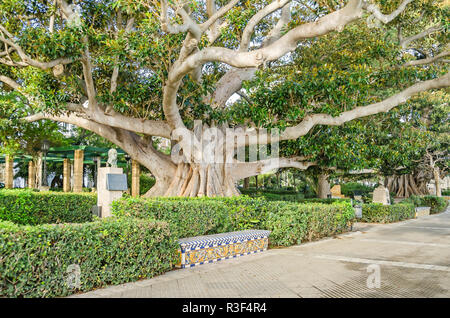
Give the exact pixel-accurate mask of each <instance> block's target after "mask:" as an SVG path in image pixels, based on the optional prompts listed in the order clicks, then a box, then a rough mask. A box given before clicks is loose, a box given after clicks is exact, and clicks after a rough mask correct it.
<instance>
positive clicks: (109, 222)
mask: <svg viewBox="0 0 450 318" xmlns="http://www.w3.org/2000/svg"><path fill="white" fill-rule="evenodd" d="M176 248H177V246H176V244H175V241H174V239H173V237H172V236H171V234H170V231H169V228H168V225H167V223H165V222H159V221H151V220H140V219H135V218H126V219H115V218H107V219H103V220H100V221H96V222H90V223H84V224H54V225H50V224H44V225H36V226H28V225H25V226H24V225H17V224H14V223H12V222H5V221H0V255H1V257H0V273H1V275H0V296H2V297H5V296H6V297H55V296H67V295H70V294H72V293H74V292H78V291H79V292H81V291H89V290H92V289H94V288H99V287H102V286H106V285H113V284H121V283H126V282H131V281H136V280H139V279H142V278H150V277H153V276H155V275H158V274H161V273H164V272H166V271H168V270H170V269H171V268H172V266H173V263H174V261H175V255H176ZM72 264H76V265H78V266H79V269H80V274H81V275H80V286H79V288H77V289H73V288H71V287H72V286H70V285H69V284H68V278H69V277H68V273H67V271H68V268H69V269H70V267H69V266H70V265H72ZM72 266H73V265H72Z"/></svg>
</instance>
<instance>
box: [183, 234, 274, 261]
mask: <svg viewBox="0 0 450 318" xmlns="http://www.w3.org/2000/svg"><path fill="white" fill-rule="evenodd" d="M269 234H270V231H266V230H245V231H238V232H229V233H221V234H213V235H205V236H196V237H188V238H183V239H180V240H179V241H178V242H179V244H180V250H179V253H180V262H179V264H178V267H181V268H185V267H193V266H196V265H201V264H205V263H213V262H216V261H220V260H224V259H228V258H234V257H238V256H242V255H246V254H252V253H257V252H262V251H265V250H267V246H268V241H269Z"/></svg>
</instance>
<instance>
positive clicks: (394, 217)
mask: <svg viewBox="0 0 450 318" xmlns="http://www.w3.org/2000/svg"><path fill="white" fill-rule="evenodd" d="M414 217H415V208H414V205H413V204H408V203H404V204H394V205H382V204H381V203H371V204H363V206H362V218H361V221H362V222H370V223H390V222H396V221H401V220H406V219H412V218H414Z"/></svg>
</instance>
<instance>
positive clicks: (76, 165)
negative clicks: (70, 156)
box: [73, 149, 84, 192]
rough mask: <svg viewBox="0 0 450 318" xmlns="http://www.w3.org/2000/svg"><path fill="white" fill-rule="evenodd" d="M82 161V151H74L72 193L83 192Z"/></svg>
mask: <svg viewBox="0 0 450 318" xmlns="http://www.w3.org/2000/svg"><path fill="white" fill-rule="evenodd" d="M83 161H84V151H83V150H80V149H78V150H75V153H74V160H73V192H82V191H83Z"/></svg>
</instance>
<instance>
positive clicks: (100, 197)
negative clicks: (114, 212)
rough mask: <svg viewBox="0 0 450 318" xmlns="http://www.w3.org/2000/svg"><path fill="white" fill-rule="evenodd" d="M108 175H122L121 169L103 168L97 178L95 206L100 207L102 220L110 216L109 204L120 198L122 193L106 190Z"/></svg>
mask: <svg viewBox="0 0 450 318" xmlns="http://www.w3.org/2000/svg"><path fill="white" fill-rule="evenodd" d="M109 173H112V174H122V173H123V169H122V168H112V167H103V168H100V169H99V170H98V176H97V205H98V206H99V207H101V209H102V211H101V216H102V218H104V217H108V216H111V203H112V202H113V201H114V200H117V199H119V198H121V197H122V194H123V193H124V191H110V190H108V189H107V188H106V178H107V175H108V174H109Z"/></svg>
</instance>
